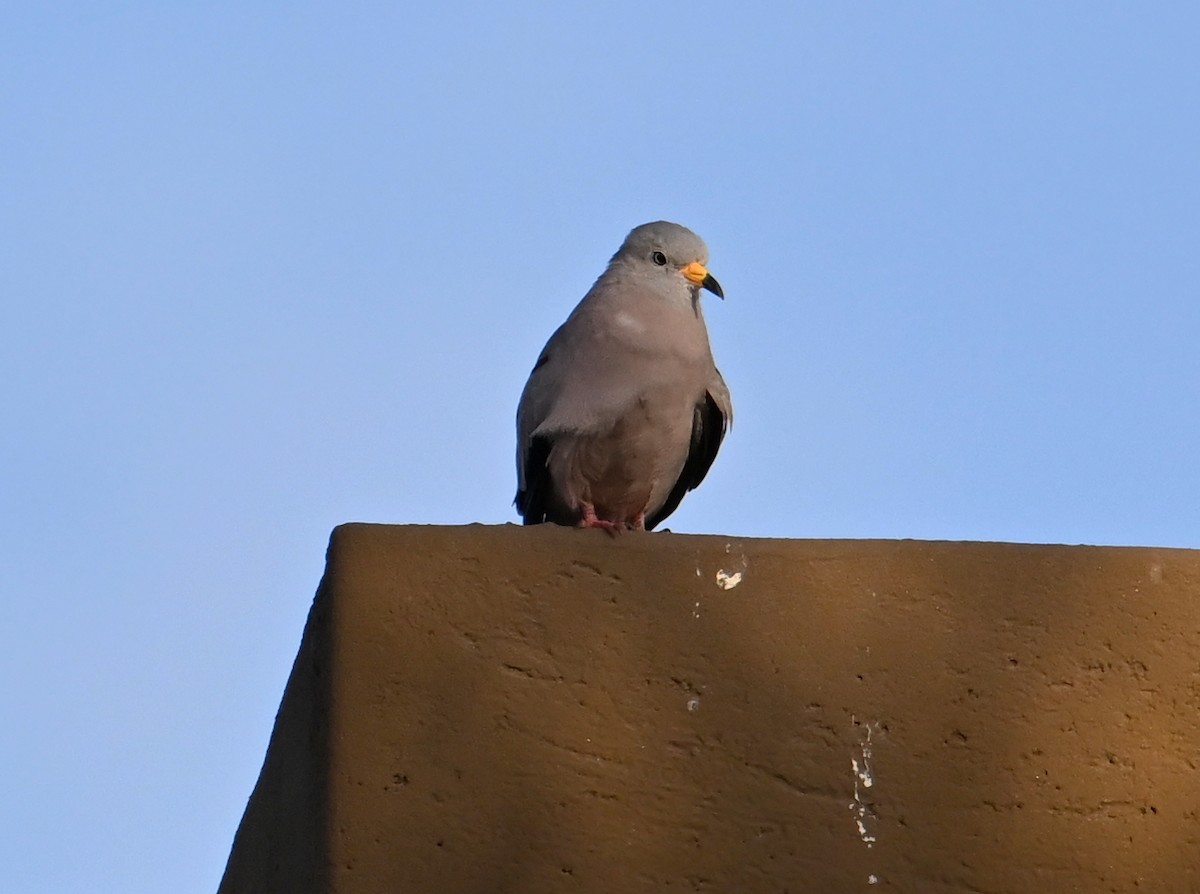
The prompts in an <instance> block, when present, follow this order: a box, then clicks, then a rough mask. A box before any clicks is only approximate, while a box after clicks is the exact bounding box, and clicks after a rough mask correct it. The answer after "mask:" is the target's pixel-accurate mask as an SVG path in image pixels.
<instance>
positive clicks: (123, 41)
mask: <svg viewBox="0 0 1200 894" xmlns="http://www.w3.org/2000/svg"><path fill="white" fill-rule="evenodd" d="M410 6H412V5H390V4H389V5H383V4H379V5H376V4H370V3H351V4H340V5H324V4H272V3H263V4H250V5H247V4H233V3H209V4H148V3H147V4H137V3H127V4H122V3H108V4H78V3H70V2H68V3H63V4H57V5H51V6H49V7H48V8H47V5H46V4H41V5H40V6H39V5H28V6H27V7H26V8H15V7H14V8H13V9H10V10H8V11H7V12H6V13H5V15H4V27H3V28H2V29H0V45H2V47H3V51H2V52H0V76H2V80H3V83H5V84H6V85H7V86H6V89H5V91H4V96H3V98H2V99H0V115H2V121H3V127H2V128H0V194H2V195H3V208H4V210H3V213H2V214H0V284H2V289H3V293H4V296H5V300H4V301H3V302H0V325H2V326H3V331H4V332H5V333H6V336H7V337H6V338H5V340H4V341H5V345H4V348H3V350H2V351H0V389H2V391H3V404H4V417H5V425H4V427H3V429H2V430H0V503H2V505H3V512H2V513H0V525H2V528H0V544H2V545H0V557H2V559H3V568H4V571H5V575H4V576H5V585H4V594H3V602H4V614H5V619H6V623H5V624H4V625H2V626H0V676H2V678H3V680H4V684H3V690H2V692H0V712H2V716H3V718H4V720H3V723H0V761H2V762H3V765H4V766H5V767H6V772H5V773H4V774H3V782H2V783H0V785H2V788H0V795H2V796H3V802H4V804H5V805H6V809H5V810H4V811H3V815H2V817H0V889H3V890H6V891H34V890H36V891H41V892H68V891H71V892H73V891H82V890H90V891H98V890H112V891H118V890H119V891H124V892H158V891H163V890H172V891H197V892H203V891H212V890H215V887H216V885H217V882H218V879H219V878H220V875H221V872H222V870H223V867H224V860H225V857H226V855H227V853H228V848H229V845H230V842H231V840H232V836H233V833H234V830H235V828H236V826H237V823H238V820H239V819H240V816H241V812H242V809H243V807H244V805H245V801H246V798H247V796H248V795H249V793H250V790H251V787H252V785H253V783H254V780H255V778H256V775H257V772H258V769H259V765H260V762H261V759H262V755H263V751H264V749H265V747H266V742H267V736H268V734H269V732H270V728H271V723H272V721H273V717H274V711H275V709H276V707H277V705H278V701H279V697H280V695H281V693H282V690H283V685H284V683H285V681H286V678H287V673H288V671H289V669H290V665H291V661H292V658H293V656H294V654H295V651H296V647H297V645H298V642H299V636H300V632H301V629H302V625H303V622H304V618H305V614H306V612H307V610H308V606H309V603H310V601H311V597H312V594H313V591H314V589H315V587H316V584H317V582H318V580H319V578H320V574H321V569H322V563H323V558H324V549H325V545H326V541H327V538H328V534H329V531H330V530H331V529H332V528H333V526H334V525H336V524H338V523H340V522H344V521H352V520H359V521H379V522H389V523H397V524H407V523H421V524H424V523H433V524H459V523H464V522H474V521H481V522H486V523H490V524H500V523H505V522H510V521H513V520H514V519H515V514H514V512H513V509H512V507H511V500H512V495H513V490H514V470H513V438H514V435H513V413H514V410H515V407H516V401H517V397H518V395H519V393H520V390H521V387H522V385H523V383H524V381H525V377H526V375H527V374H528V372H529V369H530V367H531V365H532V362H533V360H534V359H535V357H536V355H537V352H538V350H539V349H540V347H541V346H542V344H543V343H544V341H545V339H546V338H547V336H548V335H549V334H550V332H551V331H552V330H553V329H554V327H555V326H556V325H558V323H559V322H561V320H562V319H563V318H564V317H565V316H566V314H567V312H568V311H569V310H570V309H571V307H572V306H573V305H574V303H575V302H576V301H577V300H578V299H579V297H580V296H582V294H583V293H584V291H586V289H587V288H588V286H589V285H590V284H591V282H592V280H593V279H594V278H595V277H596V275H597V274H598V273H599V272H600V270H601V269H602V267H603V264H604V263H605V262H606V260H607V259H608V257H609V256H610V255H611V254H612V252H613V251H614V250H615V249H616V247H617V245H618V244H619V243H620V241H621V239H622V238H623V236H624V235H625V233H626V232H627V231H628V230H629V229H630V228H631V227H633V226H634V225H636V224H639V223H642V222H645V221H648V220H655V219H659V218H666V219H670V220H676V221H678V222H680V223H683V224H685V225H687V226H690V227H691V228H693V229H694V230H696V231H697V232H699V233H700V234H701V235H702V236H703V237H704V238H705V239H706V240H707V242H708V244H709V248H710V252H711V263H710V268H711V269H712V271H713V272H714V274H715V275H716V276H717V277H718V278H719V279H720V281H721V284H722V285H723V286H724V288H725V293H726V295H727V298H728V300H727V301H725V302H723V303H722V302H718V301H713V300H710V301H709V302H708V305H707V314H708V321H709V329H710V332H711V335H712V341H713V346H714V351H715V353H716V356H717V360H718V363H719V364H720V366H721V368H722V370H723V372H724V374H725V377H726V379H727V381H728V382H729V385H730V388H731V390H732V392H733V399H734V404H735V407H736V411H737V421H736V424H735V426H734V429H733V431H732V433H731V435H730V437H729V438H728V439H727V441H726V444H725V447H724V448H723V451H722V453H721V455H720V456H719V457H718V459H717V462H716V464H715V466H714V467H713V469H712V471H711V473H710V475H709V479H708V480H707V481H706V482H705V484H704V486H703V487H702V488H701V489H700V490H699V491H697V492H696V493H694V494H692V495H691V496H690V497H689V498H688V499H686V500H685V501H684V503H683V506H682V507H681V509H680V510H679V511H678V512H677V513H676V515H675V516H674V517H673V518H672V519H671V522H670V527H672V528H673V529H674V530H676V531H685V532H713V533H728V534H735V535H744V536H769V537H802V538H809V537H816V538H824V537H850V538H870V537H886V538H904V537H915V538H935V539H986V540H1014V541H1033V542H1065V543H1103V544H1149V545H1162V546H1183V547H1200V471H1198V465H1197V461H1196V457H1197V455H1198V454H1200V422H1198V421H1197V413H1196V403H1197V381H1198V380H1200V351H1198V350H1197V340H1198V335H1200V260H1198V259H1200V100H1198V99H1197V97H1200V8H1198V7H1195V6H1194V5H1190V4H1183V3H1175V4H1172V3H1158V4H1127V3H1122V4H1117V3H1106V2H1088V3H1083V2H1064V3H1049V4H1047V3H1010V4H992V5H987V6H985V5H984V4H968V3H948V2H926V3H864V4H845V3H823V4H784V3H776V4H749V5H746V4H740V5H737V4H715V3H706V2H692V3H686V4H685V3H663V4H650V5H647V4H641V3H632V2H614V3H607V4H596V5H593V6H590V7H587V8H581V7H580V6H579V5H575V4H548V3H547V4H530V3H516V4H482V3H480V4H471V3H453V2H451V3H443V4H424V5H422V6H421V8H410Z"/></svg>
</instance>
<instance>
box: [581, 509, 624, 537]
mask: <svg viewBox="0 0 1200 894" xmlns="http://www.w3.org/2000/svg"><path fill="white" fill-rule="evenodd" d="M579 505H580V508H581V509H582V510H583V516H582V517H581V518H580V519H579V527H581V528H602V529H603V530H605V531H608V533H610V534H616V533H617V532H618V531H620V530H621V529H622V528H623V527H624V525H622V524H621V523H620V522H611V521H609V520H608V519H605V518H600V517H599V516H597V515H596V507H595V506H593V505H592V504H591V503H587V502H580V504H579Z"/></svg>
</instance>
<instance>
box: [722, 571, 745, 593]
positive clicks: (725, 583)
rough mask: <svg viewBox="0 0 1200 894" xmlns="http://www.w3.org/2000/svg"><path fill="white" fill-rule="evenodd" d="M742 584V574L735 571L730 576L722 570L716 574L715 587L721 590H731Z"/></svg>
mask: <svg viewBox="0 0 1200 894" xmlns="http://www.w3.org/2000/svg"><path fill="white" fill-rule="evenodd" d="M741 582H742V572H740V571H735V572H733V573H732V574H730V573H729V572H728V571H726V570H725V569H724V568H722V569H720V570H719V571H718V572H717V586H718V587H720V588H721V589H722V590H732V589H733V588H734V587H736V586H737V585H738V584H740V583H741Z"/></svg>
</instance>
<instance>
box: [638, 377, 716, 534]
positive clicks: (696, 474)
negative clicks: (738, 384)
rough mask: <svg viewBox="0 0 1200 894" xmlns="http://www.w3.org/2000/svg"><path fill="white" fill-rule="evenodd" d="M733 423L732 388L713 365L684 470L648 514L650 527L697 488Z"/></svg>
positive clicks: (700, 405) (694, 415)
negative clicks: (660, 505)
mask: <svg viewBox="0 0 1200 894" xmlns="http://www.w3.org/2000/svg"><path fill="white" fill-rule="evenodd" d="M732 424H733V403H732V402H731V401H730V398H729V388H728V386H726V384H725V380H724V378H722V377H721V373H720V371H719V370H717V369H716V367H713V378H712V379H711V380H710V382H709V386H708V388H707V390H706V391H705V393H704V398H703V399H702V400H701V401H699V402H698V403H697V404H696V409H695V412H694V414H693V416H692V440H691V443H690V445H689V447H688V455H687V460H686V461H685V462H684V464H683V470H682V471H681V472H680V473H679V479H678V480H677V481H676V482H675V486H674V487H673V488H671V492H670V493H669V494H667V499H666V502H664V503H663V505H662V507H661V508H659V509H658V510H657V511H656V512H655V513H654V514H653V515H650V516H648V517H647V518H646V530H647V531H652V530H654V528H655V527H656V526H657V525H658V523H659V522H661V521H662V520H663V519H665V518H666V517H667V516H668V515H670V514H671V513H672V512H674V511H675V509H676V508H677V507H678V506H679V502H680V500H682V499H683V496H684V494H686V493H687V492H688V491H689V490H694V489H695V488H696V487H697V486H698V485H699V484H700V482H701V481H703V480H704V476H705V475H707V474H708V470H709V468H711V466H712V464H713V460H714V459H716V457H717V451H718V450H720V449H721V441H722V440H723V439H724V438H725V431H726V429H728V428H729V426H730V425H732Z"/></svg>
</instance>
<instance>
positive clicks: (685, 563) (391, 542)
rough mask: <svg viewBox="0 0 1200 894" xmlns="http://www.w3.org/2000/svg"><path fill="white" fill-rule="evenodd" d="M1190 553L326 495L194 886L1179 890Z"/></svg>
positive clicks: (1199, 878) (1189, 871) (1197, 862)
mask: <svg viewBox="0 0 1200 894" xmlns="http://www.w3.org/2000/svg"><path fill="white" fill-rule="evenodd" d="M1198 763H1200V552H1194V551H1188V550H1166V549H1115V548H1091V547H1061V546H1018V545H1008V544H975V543H919V542H854V541H784V540H739V539H735V538H726V537H697V536H680V535H672V534H628V535H623V536H619V537H615V538H614V537H611V536H609V535H607V534H605V533H603V532H601V531H576V530H567V529H562V528H555V527H552V526H543V527H539V528H518V527H514V526H505V527H481V526H469V527H461V528H437V527H384V526H368V525H347V526H344V527H341V528H339V529H338V530H337V531H336V532H335V533H334V536H333V540H332V543H331V546H330V550H329V564H328V568H327V571H326V574H325V578H324V580H323V582H322V584H321V587H320V590H319V592H318V594H317V598H316V601H315V603H314V605H313V609H312V614H311V616H310V618H309V622H308V628H307V630H306V632H305V635H304V642H303V645H302V646H301V649H300V654H299V656H298V658H297V660H296V665H295V668H294V669H293V671H292V677H291V680H290V682H289V683H288V687H287V692H286V694H285V695H284V699H283V704H282V706H281V708H280V713H279V716H278V719H277V721H276V725H275V731H274V734H273V735H272V737H271V743H270V748H269V750H268V753H267V757H266V762H265V764H264V766H263V770H262V775H261V777H260V779H259V782H258V785H257V787H256V789H255V791H254V794H253V796H252V797H251V799H250V803H249V806H248V807H247V810H246V815H245V817H244V818H243V821H242V824H241V828H240V829H239V830H238V834H237V838H236V841H235V844H234V848H233V853H232V855H231V857H230V860H229V864H228V867H227V869H226V873H225V878H224V880H223V882H222V885H221V891H222V892H230V894H232V892H263V891H286V892H338V894H350V892H464V894H466V892H470V894H483V892H559V891H562V892H591V894H598V892H606V894H612V892H640V891H662V890H671V891H704V892H747V894H749V892H845V891H878V890H893V891H911V892H923V894H929V892H955V894H959V892H989V894H998V892H1038V894H1044V892H1065V891H1078V892H1088V894H1094V892H1124V891H1146V892H1157V894H1163V892H1188V894H1193V892H1196V891H1200V773H1198V772H1197V764H1198Z"/></svg>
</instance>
